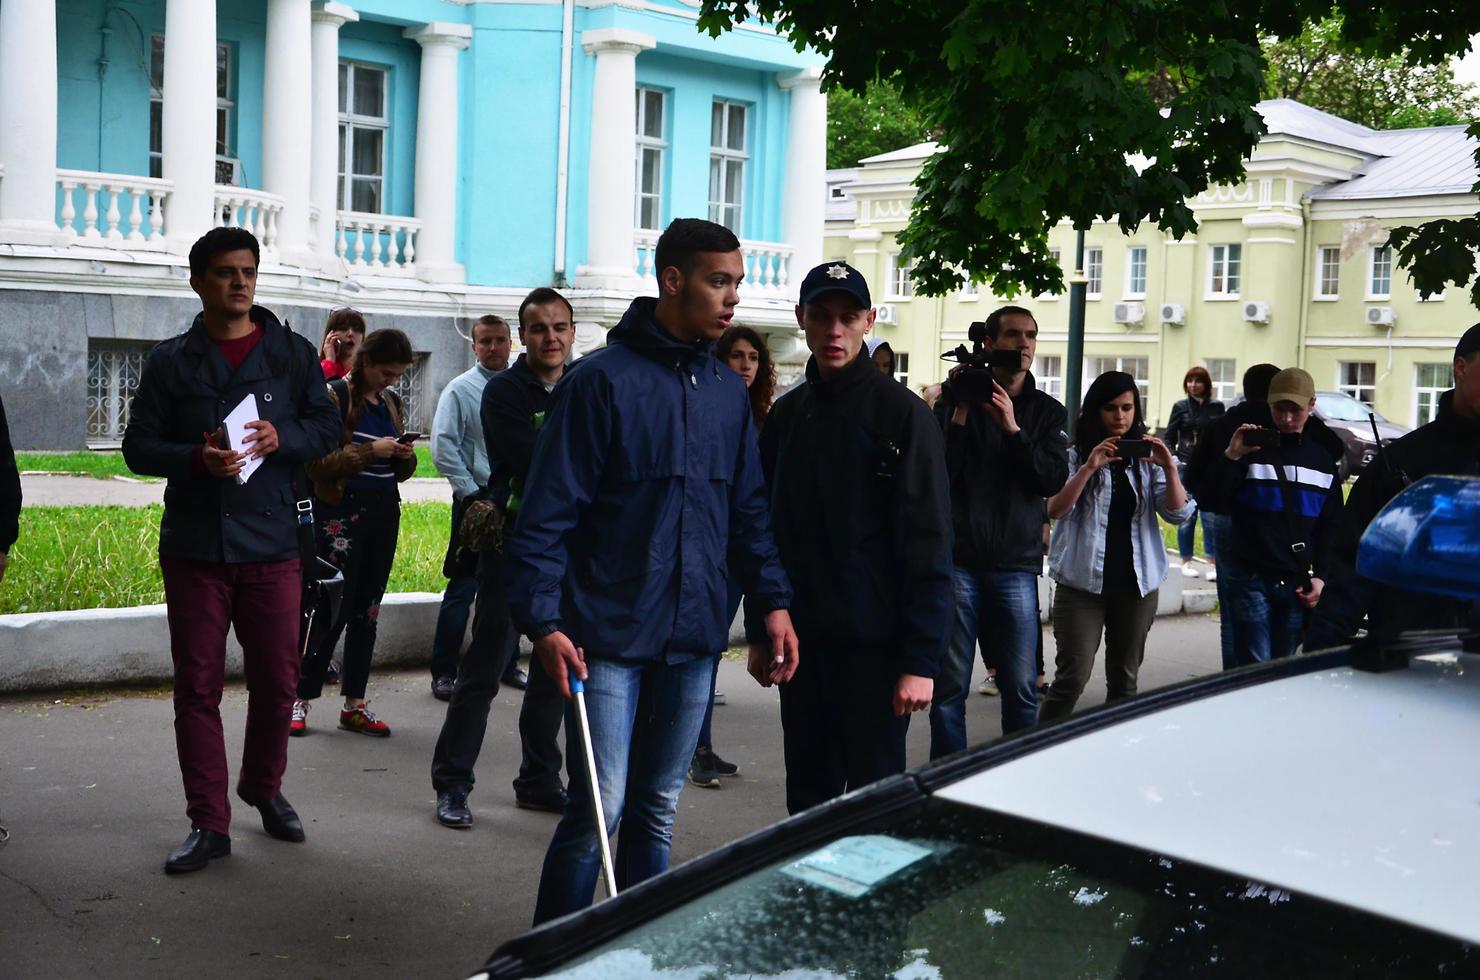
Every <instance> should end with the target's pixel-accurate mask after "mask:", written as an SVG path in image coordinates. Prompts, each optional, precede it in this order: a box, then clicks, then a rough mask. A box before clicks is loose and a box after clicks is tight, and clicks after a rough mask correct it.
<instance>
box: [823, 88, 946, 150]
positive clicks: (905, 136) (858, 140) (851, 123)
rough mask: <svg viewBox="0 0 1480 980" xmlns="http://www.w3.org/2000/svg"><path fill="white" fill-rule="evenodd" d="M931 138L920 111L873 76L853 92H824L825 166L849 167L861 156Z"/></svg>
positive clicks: (897, 90)
mask: <svg viewBox="0 0 1480 980" xmlns="http://www.w3.org/2000/svg"><path fill="white" fill-rule="evenodd" d="M933 138H934V127H932V126H930V124H929V123H927V122H926V120H925V115H924V113H922V112H920V110H919V109H916V108H914V107H913V106H911V105H908V104H907V103H906V102H905V101H904V99H903V98H902V97H901V96H900V94H899V89H898V88H897V87H895V86H894V85H892V84H890V83H889V82H888V81H884V80H880V79H875V80H874V81H871V82H869V83H868V84H867V85H866V86H864V89H863V91H862V92H861V93H860V92H854V91H850V90H849V89H845V88H833V89H832V90H830V91H829V92H828V93H827V165H828V167H830V168H836V167H852V166H856V165H857V164H858V161H859V160H862V159H863V158H864V157H871V156H873V155H875V154H877V153H888V152H889V151H890V150H897V149H899V148H900V147H904V146H912V145H914V144H915V143H923V142H925V141H926V140H929V139H933Z"/></svg>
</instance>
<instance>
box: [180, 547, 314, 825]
mask: <svg viewBox="0 0 1480 980" xmlns="http://www.w3.org/2000/svg"><path fill="white" fill-rule="evenodd" d="M159 566H160V570H161V571H162V572H163V574H164V598H165V606H166V617H167V619H168V621H169V627H170V658H171V659H172V660H173V661H174V664H175V752H176V754H177V755H178V756H179V759H180V776H181V777H182V779H183V780H184V783H185V814H186V816H188V817H189V818H190V826H191V827H193V828H196V829H199V830H213V831H215V832H216V833H218V834H224V833H227V832H229V831H230V829H231V804H230V803H229V802H228V801H227V792H226V790H227V775H228V773H227V769H226V741H225V735H224V733H223V731H222V727H221V692H222V689H223V688H224V686H225V684H226V631H227V630H228V629H230V628H233V627H234V628H235V629H236V638H237V640H238V641H239V642H240V643H241V646H242V659H243V666H244V668H245V670H246V675H247V733H246V741H245V744H244V745H243V747H242V768H241V773H240V775H239V776H238V777H237V792H238V793H239V794H240V795H241V796H242V798H243V799H246V800H249V801H251V802H252V803H264V802H266V801H268V800H270V799H272V798H273V797H274V796H276V795H277V794H278V792H279V790H280V789H281V788H282V782H283V770H284V769H285V768H287V765H288V721H289V719H290V718H291V717H292V714H293V687H294V685H295V684H297V683H298V613H299V607H300V604H301V602H302V597H303V580H302V578H301V575H300V571H299V562H298V559H297V558H293V559H291V560H289V561H276V562H249V563H246V564H238V565H227V564H221V563H216V562H200V561H188V560H186V559H183V558H161V559H160V561H159Z"/></svg>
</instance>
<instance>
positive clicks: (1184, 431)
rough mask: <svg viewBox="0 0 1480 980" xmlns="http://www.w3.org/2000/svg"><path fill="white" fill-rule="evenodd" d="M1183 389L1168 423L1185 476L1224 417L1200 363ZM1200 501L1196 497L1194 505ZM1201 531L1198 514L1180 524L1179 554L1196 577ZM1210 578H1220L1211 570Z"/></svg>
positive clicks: (1184, 380) (1187, 573)
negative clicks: (1213, 426)
mask: <svg viewBox="0 0 1480 980" xmlns="http://www.w3.org/2000/svg"><path fill="white" fill-rule="evenodd" d="M1182 390H1183V391H1185V392H1187V397H1186V398H1183V399H1182V400H1181V401H1179V402H1177V404H1175V405H1173V406H1172V417H1171V419H1170V420H1169V421H1168V422H1167V431H1166V437H1165V438H1166V444H1167V445H1168V446H1170V447H1171V450H1172V452H1173V453H1174V454H1175V455H1176V457H1177V464H1178V473H1179V475H1181V474H1185V472H1186V470H1187V464H1188V462H1190V461H1191V460H1192V453H1193V451H1194V450H1195V449H1197V447H1198V444H1199V443H1200V442H1201V441H1202V437H1203V433H1205V432H1206V431H1207V429H1208V426H1209V425H1211V424H1212V423H1213V422H1214V421H1216V420H1217V419H1219V418H1221V417H1222V415H1223V403H1222V402H1220V401H1218V400H1217V399H1215V398H1214V397H1213V379H1212V377H1211V376H1210V375H1209V374H1208V369H1207V368H1205V367H1203V366H1202V365H1200V364H1196V365H1193V366H1192V367H1190V368H1188V369H1187V373H1186V374H1185V375H1183V377H1182ZM1195 501H1196V498H1194V502H1195ZM1196 531H1197V512H1196V511H1194V512H1193V516H1192V517H1191V518H1189V519H1188V520H1185V521H1183V522H1182V523H1181V524H1178V525H1177V553H1178V555H1179V556H1180V557H1181V559H1182V574H1183V575H1185V576H1187V577H1188V578H1195V577H1196V576H1197V570H1196V568H1195V567H1194V566H1193V564H1192V546H1193V543H1194V536H1195V533H1196ZM1208 537H1209V536H1208V527H1207V521H1203V548H1204V550H1206V551H1207V557H1208V560H1209V561H1210V562H1211V561H1216V560H1217V557H1218V555H1217V553H1216V552H1215V551H1214V550H1213V548H1212V546H1211V545H1210V544H1209V542H1208ZM1208 578H1210V579H1214V580H1216V579H1217V575H1216V573H1214V572H1213V571H1212V570H1211V569H1210V570H1209V571H1208Z"/></svg>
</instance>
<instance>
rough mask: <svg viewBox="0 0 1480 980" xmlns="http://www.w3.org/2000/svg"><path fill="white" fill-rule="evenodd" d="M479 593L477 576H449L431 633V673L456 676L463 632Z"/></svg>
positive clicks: (464, 632) (439, 675) (437, 675)
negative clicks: (433, 630) (435, 626)
mask: <svg viewBox="0 0 1480 980" xmlns="http://www.w3.org/2000/svg"><path fill="white" fill-rule="evenodd" d="M477 595H478V576H476V575H459V576H458V577H457V578H454V579H448V581H447V591H446V592H443V593H442V605H441V607H440V608H439V609H438V610H437V630H436V632H435V633H433V634H432V676H433V677H456V676H457V661H458V657H459V656H460V655H461V654H462V645H463V636H464V634H466V633H467V631H468V616H469V615H470V612H471V610H472V607H473V600H474V599H475V598H477Z"/></svg>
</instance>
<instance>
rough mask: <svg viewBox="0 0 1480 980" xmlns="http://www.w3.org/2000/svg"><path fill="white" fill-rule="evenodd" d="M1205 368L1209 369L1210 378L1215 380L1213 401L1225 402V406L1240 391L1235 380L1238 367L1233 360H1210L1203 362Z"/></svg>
mask: <svg viewBox="0 0 1480 980" xmlns="http://www.w3.org/2000/svg"><path fill="white" fill-rule="evenodd" d="M1203 366H1205V367H1206V368H1207V369H1208V377H1209V378H1211V379H1212V380H1213V390H1212V392H1211V395H1212V398H1213V400H1214V401H1220V402H1223V403H1224V404H1227V403H1228V402H1230V401H1232V400H1233V396H1234V395H1235V394H1236V393H1237V391H1238V386H1237V383H1236V382H1235V380H1234V372H1235V370H1236V367H1235V365H1234V361H1233V358H1231V357H1216V358H1209V359H1208V360H1206V361H1203Z"/></svg>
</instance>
